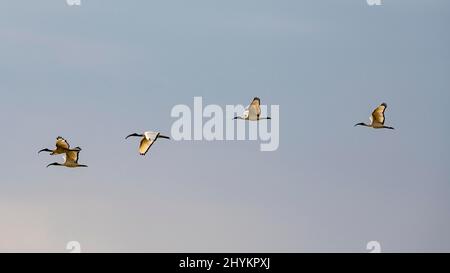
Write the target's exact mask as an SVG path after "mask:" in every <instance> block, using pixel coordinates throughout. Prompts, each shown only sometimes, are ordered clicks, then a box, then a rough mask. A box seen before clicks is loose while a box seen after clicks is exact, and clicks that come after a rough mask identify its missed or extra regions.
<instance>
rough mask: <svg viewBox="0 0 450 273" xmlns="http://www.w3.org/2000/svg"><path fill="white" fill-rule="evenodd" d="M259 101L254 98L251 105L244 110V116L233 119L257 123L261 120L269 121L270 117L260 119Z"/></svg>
mask: <svg viewBox="0 0 450 273" xmlns="http://www.w3.org/2000/svg"><path fill="white" fill-rule="evenodd" d="M260 116H261V100H260V99H259V98H258V97H255V98H254V99H253V101H252V103H251V104H250V105H249V106H248V107H247V108H246V109H245V111H244V114H243V115H242V116H240V117H235V118H234V119H242V120H251V121H258V120H262V119H271V118H270V117H266V118H261V117H260Z"/></svg>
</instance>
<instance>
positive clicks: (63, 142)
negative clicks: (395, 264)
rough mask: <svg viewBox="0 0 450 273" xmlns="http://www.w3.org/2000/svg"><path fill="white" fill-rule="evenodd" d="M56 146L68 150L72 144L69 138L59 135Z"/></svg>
mask: <svg viewBox="0 0 450 273" xmlns="http://www.w3.org/2000/svg"><path fill="white" fill-rule="evenodd" d="M56 148H58V149H62V150H68V149H69V148H70V145H69V143H68V142H67V140H65V139H64V138H62V137H58V138H57V139H56Z"/></svg>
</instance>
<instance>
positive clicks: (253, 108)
mask: <svg viewBox="0 0 450 273" xmlns="http://www.w3.org/2000/svg"><path fill="white" fill-rule="evenodd" d="M260 114H261V109H260V108H259V105H255V104H251V105H250V107H249V108H248V117H249V119H250V120H257V119H258V118H259V115H260Z"/></svg>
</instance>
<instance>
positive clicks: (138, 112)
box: [0, 0, 450, 252]
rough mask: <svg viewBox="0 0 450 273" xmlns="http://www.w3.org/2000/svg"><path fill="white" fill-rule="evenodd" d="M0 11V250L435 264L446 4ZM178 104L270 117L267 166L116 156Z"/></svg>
mask: <svg viewBox="0 0 450 273" xmlns="http://www.w3.org/2000/svg"><path fill="white" fill-rule="evenodd" d="M0 5H1V8H0V40H1V41H2V42H1V43H0V60H1V65H0V94H1V95H0V124H1V128H2V131H1V132H2V133H1V134H0V146H1V150H2V152H1V153H0V166H1V171H0V251H22V250H24V251H64V247H65V245H66V243H67V242H68V241H72V240H77V241H79V242H80V243H81V245H82V248H83V250H84V251H113V252H114V251H146V252H147V251H150V252H153V251H200V252H207V251H233V252H241V251H252V252H286V251H287V252H291V251H292V252H310V251H319V252H323V251H332V252H347V251H356V252H365V251H366V250H365V246H366V243H367V242H369V241H372V240H377V241H379V242H380V243H381V245H382V248H383V250H384V251H390V252H397V251H408V252H410V251H450V235H449V233H448V230H450V218H449V217H448V215H449V211H450V199H449V196H450V181H449V178H450V171H449V169H448V166H449V163H450V157H449V144H448V139H449V137H450V130H449V129H450V128H449V125H448V124H449V123H448V114H447V111H446V110H447V109H449V106H450V105H449V104H450V93H449V92H448V89H449V87H450V79H449V77H448V71H449V69H450V38H449V36H448V27H447V26H448V25H449V20H450V17H449V16H450V3H449V2H448V1H446V0H433V1H419V0H395V1H394V0H385V1H384V3H383V6H381V7H370V6H368V5H367V4H366V2H365V1H364V0H342V1H332V0H328V1H326V0H320V1H317V0H315V1H312V0H311V1H298V0H283V1H275V0H271V1H269V0H258V1H257V0H245V1H237V0H227V1H207V0H203V1H201V0H190V1H181V0H173V1H133V2H132V3H131V2H129V1H117V0H108V1H101V0H97V1H96V0H90V1H88V0H84V1H83V0H82V5H81V6H80V7H69V6H67V5H66V4H65V1H63V0H61V1H49V0H46V1H39V2H38V1H27V2H26V3H25V2H24V1H2V2H1V3H0ZM194 96H202V97H203V101H204V103H205V104H218V105H223V106H225V105H227V104H247V103H249V102H250V100H251V99H252V98H253V97H254V96H259V97H260V98H261V99H262V103H264V104H269V105H271V104H274V105H280V148H279V150H278V151H276V152H270V153H262V152H260V151H259V143H258V142H248V141H244V142H240V141H233V142H194V141H192V142H189V141H184V142H175V141H171V142H170V141H159V142H158V143H156V145H154V147H152V150H151V151H150V153H149V155H148V156H147V157H145V158H142V157H140V156H138V155H137V152H136V145H137V142H136V141H125V140H124V137H125V136H127V135H128V134H130V133H134V132H141V131H144V130H160V131H162V132H165V133H170V129H171V126H172V123H173V122H174V121H175V119H174V118H172V117H171V116H170V111H171V109H172V107H173V106H174V105H177V104H187V105H192V104H193V98H194ZM381 102H387V103H388V105H389V108H388V110H387V112H386V115H387V123H388V124H389V125H392V126H394V127H396V129H397V130H395V131H376V130H370V129H367V128H354V127H353V125H354V124H355V123H357V122H362V121H367V120H368V117H369V115H370V113H371V111H372V110H373V109H374V108H375V107H376V106H377V105H379V104H380V103H381ZM58 135H62V136H64V137H65V138H67V139H68V140H69V141H70V142H71V144H72V145H73V146H81V147H82V148H83V152H82V154H81V158H80V162H81V163H86V164H87V165H89V168H87V169H76V170H71V169H63V168H61V169H56V168H55V169H46V168H45V166H46V165H47V164H48V163H50V162H54V161H56V160H59V158H58V159H56V158H51V157H50V156H47V155H40V156H38V155H37V151H38V150H39V149H41V148H44V147H52V146H53V145H54V140H55V138H56V136H58ZM55 159H56V160H55Z"/></svg>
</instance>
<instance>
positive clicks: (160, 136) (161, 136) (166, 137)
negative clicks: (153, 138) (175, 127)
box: [158, 135, 170, 139]
mask: <svg viewBox="0 0 450 273" xmlns="http://www.w3.org/2000/svg"><path fill="white" fill-rule="evenodd" d="M158 138H165V139H170V137H168V136H163V135H159V136H158Z"/></svg>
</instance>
